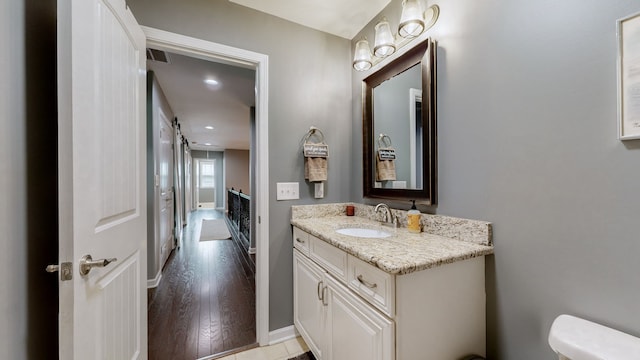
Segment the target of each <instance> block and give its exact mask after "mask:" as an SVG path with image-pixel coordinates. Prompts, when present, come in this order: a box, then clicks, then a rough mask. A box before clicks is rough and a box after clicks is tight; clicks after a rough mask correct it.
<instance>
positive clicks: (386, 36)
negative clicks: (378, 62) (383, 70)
mask: <svg viewBox="0 0 640 360" xmlns="http://www.w3.org/2000/svg"><path fill="white" fill-rule="evenodd" d="M375 30H376V42H375V46H374V47H373V54H374V55H375V56H377V57H380V58H383V57H387V56H389V55H391V54H393V53H394V52H396V45H395V43H394V42H395V41H394V40H395V39H394V38H393V34H392V33H391V27H390V26H389V22H388V21H387V19H382V21H380V22H379V23H378V24H377V25H376V27H375Z"/></svg>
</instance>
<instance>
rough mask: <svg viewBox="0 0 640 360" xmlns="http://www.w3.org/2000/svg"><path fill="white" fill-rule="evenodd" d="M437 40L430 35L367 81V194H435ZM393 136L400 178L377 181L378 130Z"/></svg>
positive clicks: (431, 198) (425, 200)
mask: <svg viewBox="0 0 640 360" xmlns="http://www.w3.org/2000/svg"><path fill="white" fill-rule="evenodd" d="M436 114H437V112H436V43H435V42H434V41H433V40H431V39H427V40H425V41H424V42H422V43H420V44H418V45H416V46H415V47H414V48H412V49H410V50H408V51H407V52H406V53H404V54H402V55H401V56H399V57H398V58H397V59H395V60H393V61H392V62H390V63H389V64H387V65H385V66H384V67H383V68H381V69H380V70H378V71H376V72H375V73H373V74H371V75H369V76H368V77H367V78H365V79H364V83H363V121H362V126H363V131H362V134H363V193H364V194H363V196H364V197H365V198H383V199H392V200H393V199H396V200H405V199H406V200H409V199H415V200H416V202H417V203H420V204H424V205H434V204H436V200H437V192H436V190H437V173H436V172H437V156H436V155H437V143H436V139H437V136H436ZM377 134H385V135H387V136H390V137H393V139H394V148H395V151H396V158H395V159H396V160H395V167H396V176H397V180H396V181H383V182H381V181H376V166H375V164H376V154H377V152H378V144H377V142H378V136H377Z"/></svg>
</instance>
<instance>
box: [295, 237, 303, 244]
mask: <svg viewBox="0 0 640 360" xmlns="http://www.w3.org/2000/svg"><path fill="white" fill-rule="evenodd" d="M296 242H299V243H300V244H304V240H300V238H296Z"/></svg>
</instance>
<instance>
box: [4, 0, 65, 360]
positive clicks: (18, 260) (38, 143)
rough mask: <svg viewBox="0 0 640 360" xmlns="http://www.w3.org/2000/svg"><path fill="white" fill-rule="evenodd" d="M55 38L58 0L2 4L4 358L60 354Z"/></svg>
mask: <svg viewBox="0 0 640 360" xmlns="http://www.w3.org/2000/svg"><path fill="white" fill-rule="evenodd" d="M55 31H56V2H55V1H52V2H49V1H44V2H43V1H38V0H26V1H22V0H9V1H2V2H0V79H2V80H1V81H0V189H2V191H3V192H2V201H0V229H2V238H0V284H2V290H1V291H0V318H1V319H2V321H1V322H0V349H1V350H0V353H1V355H0V357H2V358H3V359H12V360H13V359H15V360H22V359H45V358H48V357H51V354H57V352H58V327H57V326H56V324H57V318H58V282H57V276H56V274H48V273H46V272H45V271H44V269H45V267H46V266H47V265H48V264H53V263H56V262H57V259H58V226H57V224H58V211H57V208H58V206H57V172H56V165H57V152H56V148H57V139H56V136H55V135H54V136H52V134H56V132H57V125H56V112H57V99H56V75H55V74H56V67H55V61H52V57H53V60H55V51H56V48H55V44H56V32H55ZM43 324H46V326H43Z"/></svg>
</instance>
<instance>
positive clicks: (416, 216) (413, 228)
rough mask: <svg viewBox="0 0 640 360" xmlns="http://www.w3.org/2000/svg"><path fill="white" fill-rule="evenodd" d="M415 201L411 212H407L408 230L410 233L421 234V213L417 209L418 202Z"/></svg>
mask: <svg viewBox="0 0 640 360" xmlns="http://www.w3.org/2000/svg"><path fill="white" fill-rule="evenodd" d="M411 201H413V205H411V210H409V211H408V212H407V228H408V229H409V232H412V233H419V232H420V218H421V214H420V211H419V210H418V209H417V208H416V201H415V200H411Z"/></svg>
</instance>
